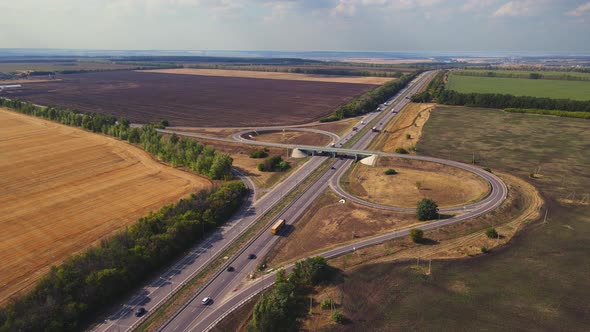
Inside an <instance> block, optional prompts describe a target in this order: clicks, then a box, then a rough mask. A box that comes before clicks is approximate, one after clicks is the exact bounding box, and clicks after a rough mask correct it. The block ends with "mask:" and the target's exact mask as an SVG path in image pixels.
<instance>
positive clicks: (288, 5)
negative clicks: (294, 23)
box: [263, 1, 295, 22]
mask: <svg viewBox="0 0 590 332" xmlns="http://www.w3.org/2000/svg"><path fill="white" fill-rule="evenodd" d="M268 5H270V6H271V13H270V15H268V16H265V17H264V18H263V19H264V21H265V22H273V21H279V20H282V19H283V18H284V17H285V16H286V15H288V14H289V13H290V12H291V11H292V10H293V8H294V7H295V3H294V2H290V1H285V2H283V1H279V2H275V3H270V4H268Z"/></svg>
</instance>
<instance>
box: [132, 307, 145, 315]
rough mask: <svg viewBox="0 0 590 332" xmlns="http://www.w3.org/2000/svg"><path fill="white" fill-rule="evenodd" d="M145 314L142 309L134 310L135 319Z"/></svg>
mask: <svg viewBox="0 0 590 332" xmlns="http://www.w3.org/2000/svg"><path fill="white" fill-rule="evenodd" d="M146 312H147V310H145V308H144V307H141V308H137V310H135V317H141V316H143V315H145V313H146Z"/></svg>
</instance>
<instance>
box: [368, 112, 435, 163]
mask: <svg viewBox="0 0 590 332" xmlns="http://www.w3.org/2000/svg"><path fill="white" fill-rule="evenodd" d="M433 107H434V104H417V103H410V104H408V105H407V106H406V107H404V108H403V109H402V110H401V112H399V114H397V115H396V116H395V117H393V119H391V121H389V123H387V124H386V126H385V128H384V130H382V131H381V132H380V133H379V135H377V137H376V138H375V139H374V140H373V141H372V142H371V145H369V150H378V151H385V152H395V149H397V148H404V149H406V150H407V149H409V148H410V147H415V146H416V144H417V143H418V141H419V140H420V137H421V136H422V128H423V127H424V124H425V123H426V121H428V117H430V111H431V110H432V108H433ZM406 135H410V138H409V139H408V138H407V137H406Z"/></svg>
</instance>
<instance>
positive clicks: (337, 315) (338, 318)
mask: <svg viewBox="0 0 590 332" xmlns="http://www.w3.org/2000/svg"><path fill="white" fill-rule="evenodd" d="M332 320H333V321H334V322H335V323H338V324H344V323H345V322H346V317H344V315H343V314H342V313H341V312H340V311H334V312H333V313H332Z"/></svg>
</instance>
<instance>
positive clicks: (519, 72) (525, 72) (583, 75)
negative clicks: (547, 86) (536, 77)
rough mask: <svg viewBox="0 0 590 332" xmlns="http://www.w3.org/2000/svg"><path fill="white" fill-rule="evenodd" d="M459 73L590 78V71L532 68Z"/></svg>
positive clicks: (461, 71) (467, 74) (554, 78)
mask: <svg viewBox="0 0 590 332" xmlns="http://www.w3.org/2000/svg"><path fill="white" fill-rule="evenodd" d="M453 73H456V74H457V75H466V76H470V75H471V76H475V75H479V76H487V75H488V73H493V75H495V76H496V77H514V78H517V77H521V78H529V74H531V73H536V74H541V75H542V76H543V78H545V79H552V80H556V79H566V77H568V76H569V77H571V78H574V79H576V78H578V79H585V80H590V73H580V72H575V71H532V70H473V69H469V70H456V71H453Z"/></svg>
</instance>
